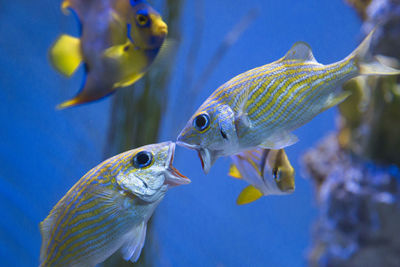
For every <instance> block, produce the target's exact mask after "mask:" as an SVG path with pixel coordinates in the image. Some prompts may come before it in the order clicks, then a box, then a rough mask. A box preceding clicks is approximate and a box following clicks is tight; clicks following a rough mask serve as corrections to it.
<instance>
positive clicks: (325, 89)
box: [177, 32, 400, 173]
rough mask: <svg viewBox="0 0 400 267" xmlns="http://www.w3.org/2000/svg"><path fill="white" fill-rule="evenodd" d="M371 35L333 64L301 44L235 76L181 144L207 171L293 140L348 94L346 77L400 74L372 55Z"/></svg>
mask: <svg viewBox="0 0 400 267" xmlns="http://www.w3.org/2000/svg"><path fill="white" fill-rule="evenodd" d="M372 33H373V32H371V33H370V34H369V35H368V36H367V38H366V39H365V40H364V41H363V42H362V43H361V44H360V46H359V47H358V48H357V49H356V50H355V51H354V52H353V53H351V54H350V55H349V56H348V57H346V58H345V59H343V60H341V61H339V62H336V63H333V64H329V65H322V64H320V63H318V62H317V61H316V60H315V58H314V56H313V54H312V52H311V49H310V47H309V46H308V45H307V44H306V43H303V42H298V43H296V44H294V45H293V47H292V48H291V49H290V50H289V51H288V52H287V53H286V55H285V56H284V57H283V58H281V59H279V60H277V61H275V62H273V63H270V64H267V65H264V66H261V67H258V68H255V69H252V70H249V71H247V72H245V73H242V74H240V75H238V76H236V77H235V78H233V79H231V80H230V81H228V82H226V83H225V84H223V85H222V86H220V87H219V88H218V89H217V90H216V91H214V93H213V94H212V95H211V96H210V97H209V98H208V99H207V100H206V101H205V102H204V103H203V104H202V105H201V106H200V108H199V109H198V110H197V111H196V112H195V114H194V115H193V116H192V118H191V119H190V120H189V121H188V123H187V125H186V126H185V128H184V129H183V130H182V132H181V133H180V135H179V136H178V142H177V144H180V145H183V146H185V147H188V148H192V149H195V150H197V151H198V153H199V156H200V159H201V161H202V165H203V169H204V171H205V172H206V173H207V172H208V171H209V170H210V168H211V166H212V165H213V163H214V162H215V160H216V159H217V158H218V157H220V156H230V155H233V154H236V153H238V152H241V151H245V150H249V149H252V148H255V147H262V148H267V149H280V148H284V147H286V146H289V145H292V144H294V143H295V142H296V141H297V138H296V137H295V136H294V135H293V134H292V133H291V132H292V131H293V130H295V129H296V128H298V127H300V126H302V125H303V124H305V123H307V122H308V121H310V120H311V119H312V118H313V117H315V116H316V115H317V114H319V113H321V112H323V111H324V110H326V109H328V108H330V107H332V106H335V105H337V104H338V103H340V102H342V101H343V100H344V99H345V98H346V97H347V96H348V95H349V93H348V92H345V91H343V90H342V89H341V85H342V84H343V83H344V82H345V81H347V80H349V79H351V78H354V77H357V76H359V75H397V74H400V71H399V70H396V69H392V68H390V67H388V66H385V65H383V64H381V63H380V62H379V61H378V60H376V59H375V58H373V57H372V56H370V55H369V53H368V52H369V51H368V50H369V47H370V42H371V38H372Z"/></svg>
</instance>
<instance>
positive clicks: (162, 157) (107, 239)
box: [40, 142, 190, 266]
mask: <svg viewBox="0 0 400 267" xmlns="http://www.w3.org/2000/svg"><path fill="white" fill-rule="evenodd" d="M174 152H175V143H172V142H164V143H159V144H153V145H147V146H143V147H140V148H137V149H133V150H130V151H127V152H125V153H122V154H119V155H117V156H115V157H112V158H110V159H108V160H106V161H104V162H103V163H101V164H100V165H98V166H96V167H95V168H93V169H92V170H90V171H89V172H88V173H87V174H85V175H84V176H83V177H82V178H81V179H80V180H79V181H78V182H77V183H76V184H75V185H74V186H73V187H72V188H71V189H70V190H69V191H68V193H67V194H66V195H65V196H64V197H63V198H62V199H61V200H60V201H59V202H58V203H57V205H56V206H55V207H54V208H53V209H52V210H51V212H50V214H49V216H47V218H46V219H45V220H44V221H43V222H42V223H40V231H41V234H42V247H41V251H40V266H95V265H96V264H98V263H100V262H102V261H104V260H105V259H107V258H108V257H109V256H110V255H111V254H113V253H114V252H115V251H117V250H118V249H120V250H121V252H122V255H123V257H124V259H125V260H131V261H133V262H134V261H136V260H137V259H138V258H139V255H140V252H141V250H142V247H143V244H144V241H145V236H146V225H147V221H148V220H149V218H150V216H151V215H152V213H153V211H154V209H155V208H156V207H157V205H158V204H159V203H160V201H161V200H162V199H163V197H164V195H165V193H166V191H167V189H168V188H169V187H171V186H177V185H181V184H187V183H189V182H190V180H189V179H188V178H186V177H185V176H183V175H182V174H180V173H179V172H178V171H177V170H176V169H175V168H174V167H173V166H172V161H173V158H174Z"/></svg>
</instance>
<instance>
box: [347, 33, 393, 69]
mask: <svg viewBox="0 0 400 267" xmlns="http://www.w3.org/2000/svg"><path fill="white" fill-rule="evenodd" d="M375 30H376V28H375V29H373V30H372V31H371V32H370V33H369V34H368V36H367V37H366V38H365V39H364V40H363V41H362V43H361V44H360V45H359V46H358V47H357V48H356V50H354V51H353V53H351V54H350V55H349V56H348V57H347V59H349V58H350V59H353V62H354V63H355V64H356V67H357V70H358V72H359V74H361V75H398V74H400V70H398V69H394V68H391V67H389V66H387V65H385V64H383V63H382V62H380V60H379V59H378V58H377V57H374V56H372V55H371V53H370V52H371V51H370V47H371V41H372V36H373V34H374V33H375Z"/></svg>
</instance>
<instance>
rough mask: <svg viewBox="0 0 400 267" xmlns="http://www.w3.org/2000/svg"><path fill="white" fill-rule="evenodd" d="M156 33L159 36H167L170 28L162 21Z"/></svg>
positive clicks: (157, 26)
mask: <svg viewBox="0 0 400 267" xmlns="http://www.w3.org/2000/svg"><path fill="white" fill-rule="evenodd" d="M156 32H157V34H158V35H162V36H165V35H167V34H168V26H167V24H165V22H164V21H162V20H161V19H160V20H159V21H158V22H157V24H156Z"/></svg>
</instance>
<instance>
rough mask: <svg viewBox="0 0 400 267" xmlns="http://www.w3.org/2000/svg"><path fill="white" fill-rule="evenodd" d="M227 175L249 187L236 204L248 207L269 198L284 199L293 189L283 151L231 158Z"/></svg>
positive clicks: (259, 150)
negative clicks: (240, 180)
mask: <svg viewBox="0 0 400 267" xmlns="http://www.w3.org/2000/svg"><path fill="white" fill-rule="evenodd" d="M231 159H232V165H231V167H230V170H229V175H230V176H231V177H233V178H237V179H243V180H244V181H246V182H248V183H249V184H250V185H249V186H247V187H246V188H245V189H243V191H242V192H241V193H240V195H239V197H238V199H237V201H236V203H237V204H239V205H242V204H247V203H250V202H253V201H255V200H257V199H259V198H260V197H262V196H268V195H285V194H290V193H293V191H294V189H295V180H294V169H293V167H292V165H291V164H290V161H289V159H288V157H287V155H286V153H285V150H283V149H279V150H273V149H262V148H257V149H253V150H249V151H244V152H241V153H239V154H236V155H233V156H231Z"/></svg>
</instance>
